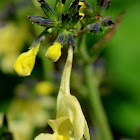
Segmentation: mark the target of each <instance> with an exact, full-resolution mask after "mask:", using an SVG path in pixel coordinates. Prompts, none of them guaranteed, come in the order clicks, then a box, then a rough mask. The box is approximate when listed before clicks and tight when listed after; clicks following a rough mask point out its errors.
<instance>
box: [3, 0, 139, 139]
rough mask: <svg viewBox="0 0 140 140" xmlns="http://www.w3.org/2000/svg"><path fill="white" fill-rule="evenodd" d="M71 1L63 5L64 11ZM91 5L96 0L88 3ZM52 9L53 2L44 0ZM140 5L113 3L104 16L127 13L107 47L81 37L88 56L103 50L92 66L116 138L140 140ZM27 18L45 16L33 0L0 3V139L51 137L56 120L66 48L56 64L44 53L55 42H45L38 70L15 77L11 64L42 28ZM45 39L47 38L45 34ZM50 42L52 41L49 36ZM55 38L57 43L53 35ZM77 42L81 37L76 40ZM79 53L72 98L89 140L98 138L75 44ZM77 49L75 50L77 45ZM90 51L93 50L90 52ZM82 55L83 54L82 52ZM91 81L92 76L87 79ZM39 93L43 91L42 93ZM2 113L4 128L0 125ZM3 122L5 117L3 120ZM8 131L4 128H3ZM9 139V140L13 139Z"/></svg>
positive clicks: (94, 37)
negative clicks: (52, 121) (78, 106)
mask: <svg viewBox="0 0 140 140" xmlns="http://www.w3.org/2000/svg"><path fill="white" fill-rule="evenodd" d="M71 1H72V0H67V3H66V7H68V6H69V3H70V2H71ZM87 1H88V2H89V3H90V4H91V5H92V6H93V5H95V2H96V1H95V0H87ZM46 2H48V3H49V4H50V5H51V6H52V7H54V5H55V0H52V1H50V0H46ZM139 7H140V2H139V1H138V0H135V1H130V0H129V1H128V0H124V1H121V0H113V1H111V7H110V8H109V9H108V11H107V13H105V15H106V16H107V15H113V16H112V18H113V21H115V19H116V18H117V16H118V15H119V14H120V12H121V11H124V10H126V12H125V15H124V16H123V18H122V21H121V24H120V27H119V28H118V29H117V30H116V31H115V34H114V35H113V36H112V38H111V39H110V41H109V42H108V43H107V44H106V41H104V38H105V36H106V34H107V30H106V29H104V30H103V31H104V33H101V32H99V33H98V35H96V34H92V33H88V35H87V36H86V38H85V40H84V41H85V43H86V46H87V47H88V48H87V50H89V52H88V53H89V55H90V56H92V52H95V51H96V45H99V46H101V47H102V49H101V50H100V53H99V52H98V51H97V53H98V54H99V55H98V57H97V58H96V60H95V62H94V63H93V67H94V71H95V76H96V83H97V86H98V87H99V92H100V95H101V99H102V101H103V105H104V108H105V111H106V114H107V117H108V121H109V124H110V126H111V130H112V132H113V136H114V139H116V140H119V139H124V138H126V139H138V140H139V139H140V109H139V108H140V102H139V101H140V78H139V77H140V65H139V62H140V61H139V60H140V55H139V51H140V47H139V46H140V45H139V32H140V28H139V25H140V18H139V14H140V10H139ZM25 15H40V16H42V15H43V12H42V11H41V10H40V7H39V4H38V2H37V1H36V0H30V1H28V0H7V1H5V0H1V1H0V103H1V105H0V112H1V115H0V126H1V127H0V139H2V140H7V139H6V137H3V135H2V133H1V132H5V131H6V133H3V134H5V135H7V134H8V136H9V134H10V136H11V135H13V138H14V140H25V139H26V140H32V139H34V137H35V136H37V135H38V134H39V133H40V132H46V131H47V132H48V131H50V132H52V131H51V129H50V127H49V126H48V125H47V120H48V119H53V118H54V117H55V104H56V97H57V92H58V88H59V84H60V77H61V73H62V69H63V66H64V63H65V59H66V54H67V53H66V52H67V51H66V48H63V50H62V53H63V55H62V57H61V58H60V60H59V61H58V62H57V63H52V62H51V61H49V60H47V59H46V58H45V55H44V51H46V48H47V47H49V46H50V45H51V44H52V43H53V42H54V40H51V39H50V38H49V39H47V38H46V40H45V41H44V43H43V45H42V47H41V49H40V51H39V55H37V60H36V64H35V65H36V66H35V67H34V70H33V72H32V75H31V76H30V77H25V78H21V77H20V78H19V77H18V76H17V75H16V74H15V73H14V71H13V64H14V63H15V61H16V59H17V57H18V56H19V54H20V53H22V52H24V51H26V50H27V49H28V47H29V46H30V44H32V42H33V40H34V38H36V37H37V36H38V35H39V34H40V32H42V31H43V28H42V27H40V26H38V25H32V24H31V23H30V21H29V20H28V18H27V17H26V16H25ZM48 36H49V35H48ZM51 38H53V37H51ZM54 38H56V37H55V36H54ZM79 38H80V36H79ZM76 44H77V52H76V53H75V54H74V64H73V71H72V76H71V90H72V93H74V95H75V96H76V97H77V98H78V99H79V101H80V103H81V106H82V109H83V111H84V114H85V117H86V119H87V122H88V125H89V127H90V135H91V139H98V130H97V128H96V124H94V115H95V114H94V113H95V112H92V111H91V109H90V106H89V105H88V96H89V95H88V94H87V90H88V89H87V88H88V87H87V86H86V85H85V81H86V80H85V77H84V76H83V71H82V70H83V62H82V60H81V59H80V58H81V56H79V52H80V51H81V53H82V52H83V51H82V50H80V49H79V48H78V47H79V46H80V43H79V41H78V40H76ZM78 45H79V46H78ZM90 50H91V51H90ZM82 55H84V56H85V54H83V53H82ZM91 78H93V79H94V77H91ZM42 89H43V90H42ZM5 114H6V116H7V123H8V124H6V123H2V122H5V121H3V116H4V115H5ZM5 118H6V117H5ZM5 127H7V129H5ZM11 139H12V138H11Z"/></svg>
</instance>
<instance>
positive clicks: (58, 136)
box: [35, 46, 90, 140]
mask: <svg viewBox="0 0 140 140" xmlns="http://www.w3.org/2000/svg"><path fill="white" fill-rule="evenodd" d="M72 59H73V49H72V47H71V46H70V48H69V52H68V57H67V61H66V65H65V68H64V71H63V75H62V79H61V85H60V90H59V93H58V98H57V115H56V120H49V121H48V124H49V125H50V126H51V128H52V129H53V131H54V134H40V135H39V136H38V137H36V138H35V140H47V139H49V140H84V138H85V139H86V140H90V136H89V130H88V126H87V122H86V120H85V117H84V115H83V112H82V109H81V106H80V104H79V102H78V100H77V99H76V97H74V96H72V95H71V94H70V85H69V81H70V73H71V67H72Z"/></svg>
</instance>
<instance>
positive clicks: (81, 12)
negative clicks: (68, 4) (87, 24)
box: [79, 2, 87, 17]
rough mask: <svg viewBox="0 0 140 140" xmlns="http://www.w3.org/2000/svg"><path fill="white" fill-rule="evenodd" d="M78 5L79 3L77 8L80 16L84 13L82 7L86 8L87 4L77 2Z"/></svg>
mask: <svg viewBox="0 0 140 140" xmlns="http://www.w3.org/2000/svg"><path fill="white" fill-rule="evenodd" d="M79 5H81V7H80V9H79V16H82V17H84V16H85V14H84V9H86V8H87V6H86V5H85V3H84V2H79Z"/></svg>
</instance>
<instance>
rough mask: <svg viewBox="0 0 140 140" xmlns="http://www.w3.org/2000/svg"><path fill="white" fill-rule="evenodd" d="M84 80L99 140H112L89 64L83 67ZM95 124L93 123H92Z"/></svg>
mask: <svg viewBox="0 0 140 140" xmlns="http://www.w3.org/2000/svg"><path fill="white" fill-rule="evenodd" d="M83 71H84V79H85V82H86V85H87V91H88V97H89V99H88V100H89V102H90V104H91V107H92V112H91V113H93V114H94V117H95V118H94V119H95V121H96V124H97V130H99V134H100V137H101V140H113V136H112V133H111V130H110V127H109V124H108V120H107V117H106V114H105V111H104V108H103V105H102V102H101V98H100V93H99V89H98V87H97V83H96V78H95V75H94V70H93V67H92V65H91V64H87V65H84V67H83ZM93 123H95V122H93Z"/></svg>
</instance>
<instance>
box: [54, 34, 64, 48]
mask: <svg viewBox="0 0 140 140" xmlns="http://www.w3.org/2000/svg"><path fill="white" fill-rule="evenodd" d="M64 39H65V34H64V33H60V34H59V36H58V37H57V39H56V41H58V42H60V43H61V44H62V46H63V43H64Z"/></svg>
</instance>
